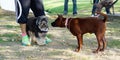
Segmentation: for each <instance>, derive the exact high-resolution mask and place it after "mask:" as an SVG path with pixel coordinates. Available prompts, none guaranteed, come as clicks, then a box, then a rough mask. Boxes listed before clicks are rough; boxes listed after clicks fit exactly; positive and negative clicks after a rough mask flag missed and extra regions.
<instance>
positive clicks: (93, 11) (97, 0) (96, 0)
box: [92, 0, 99, 15]
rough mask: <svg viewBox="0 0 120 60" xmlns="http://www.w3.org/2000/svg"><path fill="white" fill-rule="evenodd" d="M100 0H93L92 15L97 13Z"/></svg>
mask: <svg viewBox="0 0 120 60" xmlns="http://www.w3.org/2000/svg"><path fill="white" fill-rule="evenodd" d="M98 2H99V0H93V8H92V15H95V10H96V5H95V4H98Z"/></svg>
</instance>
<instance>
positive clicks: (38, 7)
mask: <svg viewBox="0 0 120 60" xmlns="http://www.w3.org/2000/svg"><path fill="white" fill-rule="evenodd" d="M15 6H16V17H17V22H18V23H21V24H23V23H27V20H28V18H27V17H28V14H29V10H30V8H31V10H32V11H33V14H34V15H35V17H38V16H42V15H45V13H44V6H43V3H42V0H15Z"/></svg>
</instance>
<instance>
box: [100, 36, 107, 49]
mask: <svg viewBox="0 0 120 60" xmlns="http://www.w3.org/2000/svg"><path fill="white" fill-rule="evenodd" d="M102 42H103V47H102V48H101V49H100V51H104V49H105V48H106V39H105V36H103V37H102Z"/></svg>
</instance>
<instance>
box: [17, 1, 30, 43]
mask: <svg viewBox="0 0 120 60" xmlns="http://www.w3.org/2000/svg"><path fill="white" fill-rule="evenodd" d="M15 6H16V16H17V23H19V24H20V28H21V32H22V44H24V45H30V44H31V43H30V41H29V38H28V36H27V34H26V23H27V17H28V13H29V8H30V0H15Z"/></svg>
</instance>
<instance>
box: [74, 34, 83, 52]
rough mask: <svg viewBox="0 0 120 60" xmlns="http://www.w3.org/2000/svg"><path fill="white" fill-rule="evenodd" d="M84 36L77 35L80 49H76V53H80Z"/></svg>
mask: <svg viewBox="0 0 120 60" xmlns="http://www.w3.org/2000/svg"><path fill="white" fill-rule="evenodd" d="M82 40H83V36H82V35H81V34H79V35H77V41H78V47H77V48H76V49H75V51H76V52H79V51H80V49H81V48H82V43H83V41H82Z"/></svg>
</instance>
